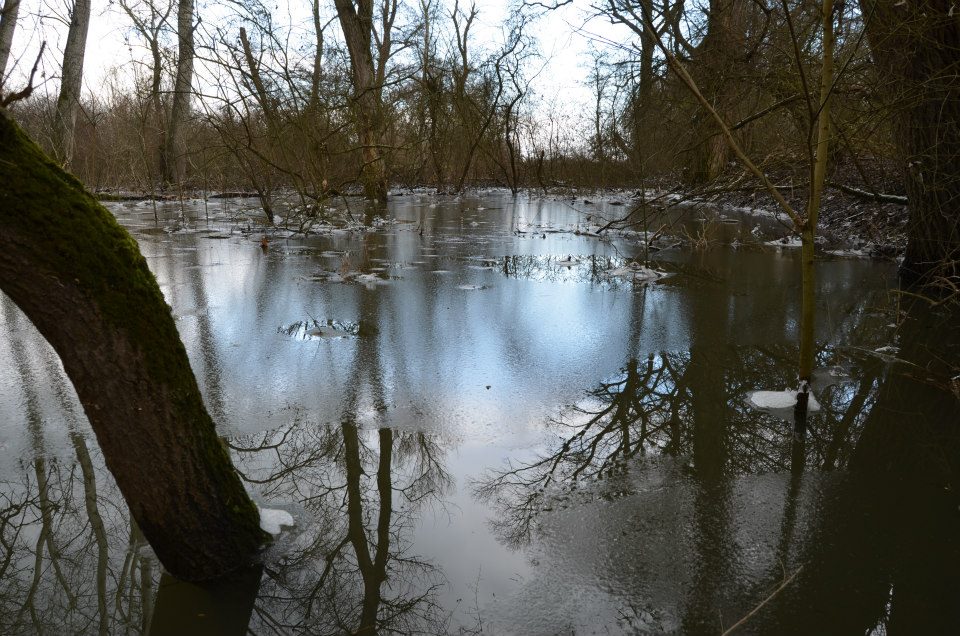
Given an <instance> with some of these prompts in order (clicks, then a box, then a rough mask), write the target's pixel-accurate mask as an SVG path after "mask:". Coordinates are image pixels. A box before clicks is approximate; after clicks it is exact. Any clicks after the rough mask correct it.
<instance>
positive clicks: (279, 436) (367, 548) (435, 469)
mask: <svg viewBox="0 0 960 636" xmlns="http://www.w3.org/2000/svg"><path fill="white" fill-rule="evenodd" d="M368 433H370V434H368ZM372 433H373V432H372V431H362V430H359V429H358V428H357V426H356V425H354V424H353V423H350V422H345V423H343V424H342V425H340V426H339V427H333V426H326V425H324V426H311V425H307V424H303V423H299V422H298V423H296V424H294V425H292V426H291V427H289V428H287V429H285V430H283V431H277V432H274V433H268V434H264V435H262V436H260V439H259V440H255V442H256V443H253V444H251V442H253V441H254V440H250V439H246V440H240V441H239V442H238V444H237V445H235V446H234V450H236V451H237V452H238V454H239V461H238V464H239V466H240V468H241V470H242V471H243V472H244V473H245V479H246V480H248V481H249V482H252V483H256V484H259V486H260V488H262V492H263V494H264V497H266V498H268V499H274V500H281V501H298V502H302V505H303V509H304V510H303V512H304V514H305V516H306V518H307V519H309V522H308V523H307V524H306V527H305V529H304V531H303V533H302V534H299V535H298V536H296V538H295V539H293V543H292V544H286V545H282V546H279V548H278V549H279V550H280V552H281V553H282V556H281V557H280V560H279V562H277V563H275V564H272V565H268V566H267V568H266V570H265V574H266V576H265V578H264V580H263V581H262V585H261V590H260V596H259V599H258V601H257V604H256V606H255V608H254V622H253V624H252V625H251V627H252V628H253V629H254V630H255V631H259V630H258V626H259V628H261V629H269V628H273V629H277V630H280V631H283V630H287V629H293V628H296V629H298V630H305V631H306V632H308V633H311V634H344V633H351V634H375V633H383V632H400V633H438V634H439V633H444V632H445V629H446V623H445V619H446V615H445V613H444V612H443V611H442V610H441V608H439V607H438V606H437V605H436V603H435V601H434V596H435V592H436V590H437V588H438V587H439V586H440V585H441V584H442V582H443V577H442V575H441V574H440V572H439V570H437V568H436V567H435V566H434V565H433V564H430V563H428V562H427V561H425V560H423V559H421V558H420V557H418V556H416V555H414V554H411V552H410V541H411V536H410V533H411V532H412V530H413V528H414V526H415V524H416V521H417V519H418V514H419V511H420V510H421V509H422V508H423V507H424V506H430V505H443V502H442V498H441V497H442V496H443V495H444V494H445V493H446V492H447V490H448V489H449V487H450V485H451V484H450V477H449V475H448V473H447V471H446V469H445V468H444V466H443V464H442V462H441V457H442V449H441V448H440V447H439V445H438V442H437V440H436V439H435V438H433V437H431V436H430V435H428V434H425V433H423V432H406V431H402V432H401V431H394V430H392V429H390V428H381V429H379V430H377V431H376V435H375V436H374V435H372ZM241 444H243V446H241Z"/></svg>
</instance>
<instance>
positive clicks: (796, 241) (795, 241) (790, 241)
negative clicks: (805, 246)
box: [764, 236, 802, 247]
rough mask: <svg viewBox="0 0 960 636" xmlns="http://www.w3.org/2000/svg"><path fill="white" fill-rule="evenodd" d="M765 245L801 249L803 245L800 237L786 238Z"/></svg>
mask: <svg viewBox="0 0 960 636" xmlns="http://www.w3.org/2000/svg"><path fill="white" fill-rule="evenodd" d="M764 245H770V246H772V247H800V246H801V245H802V243H801V242H800V237H799V236H784V237H783V238H779V239H777V240H775V241H767V242H766V243H764Z"/></svg>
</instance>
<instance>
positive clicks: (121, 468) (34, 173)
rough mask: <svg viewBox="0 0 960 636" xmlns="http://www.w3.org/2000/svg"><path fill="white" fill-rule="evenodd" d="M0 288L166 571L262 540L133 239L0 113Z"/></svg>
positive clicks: (179, 571)
mask: <svg viewBox="0 0 960 636" xmlns="http://www.w3.org/2000/svg"><path fill="white" fill-rule="evenodd" d="M0 288H2V290H3V291H4V292H5V293H6V294H7V295H9V296H10V297H11V298H12V299H13V301H14V302H15V303H16V304H17V305H18V306H19V307H20V308H21V309H22V310H23V312H24V313H25V314H26V315H27V316H28V317H29V318H30V320H31V321H33V324H34V325H36V327H37V329H38V330H39V331H40V333H42V334H43V335H44V337H45V338H46V339H47V340H48V341H49V342H50V344H51V345H52V346H53V348H54V349H55V350H56V352H57V353H58V354H59V356H60V359H61V361H62V362H63V367H64V369H65V370H66V372H67V375H68V376H69V377H70V380H71V382H72V383H73V385H74V387H75V388H76V391H77V395H78V397H79V398H80V402H81V404H82V405H83V408H84V411H85V413H86V415H87V417H88V418H89V420H90V423H91V425H92V427H93V430H94V432H95V434H96V437H97V441H98V442H99V444H100V448H101V449H102V451H103V455H104V458H105V460H106V464H107V467H108V468H109V469H110V471H111V472H112V473H113V475H114V477H115V478H116V482H117V485H118V487H119V488H120V491H121V492H122V493H123V496H124V498H125V499H126V501H127V504H128V505H129V507H130V513H131V515H132V517H133V518H134V519H135V520H136V522H137V525H138V526H139V527H140V528H141V530H142V531H143V534H144V536H145V537H146V538H147V539H148V540H149V542H150V544H151V545H152V546H153V548H154V550H155V551H156V553H157V556H158V557H159V559H160V561H161V562H162V563H163V564H164V566H165V567H166V568H167V569H168V570H169V571H170V572H171V573H172V574H174V575H175V576H177V577H179V578H182V579H186V580H207V579H213V578H216V577H218V576H221V575H223V574H225V573H227V572H230V571H232V570H235V569H237V568H239V567H241V566H243V565H245V564H247V563H248V562H249V560H250V558H251V557H252V556H253V555H254V554H255V553H256V552H257V550H258V549H259V547H260V545H261V543H262V542H263V540H264V538H265V535H264V533H263V532H262V531H261V530H260V527H259V517H258V513H257V509H256V507H255V506H254V505H253V503H252V502H251V501H250V498H249V497H248V496H247V493H246V491H245V490H244V488H243V485H242V483H241V482H240V479H239V477H238V475H237V473H236V472H235V471H234V469H233V466H232V465H231V462H230V457H229V455H228V453H227V450H226V448H225V447H224V445H223V443H222V442H221V440H220V438H219V437H218V435H217V433H216V430H215V428H214V424H213V421H212V420H211V418H210V416H209V415H208V414H207V411H206V409H205V408H204V405H203V400H202V398H201V395H200V391H199V389H198V387H197V383H196V380H195V378H194V376H193V372H192V371H191V369H190V363H189V360H188V359H187V355H186V351H185V349H184V347H183V344H182V343H181V341H180V338H179V335H178V333H177V330H176V326H175V325H174V322H173V318H172V317H171V315H170V308H169V307H168V306H167V304H166V303H165V301H164V299H163V295H162V294H161V292H160V289H159V287H158V286H157V283H156V280H155V279H154V277H153V275H152V274H151V273H150V270H149V269H148V268H147V264H146V261H145V260H144V258H143V257H142V256H141V255H140V251H139V249H138V248H137V244H136V242H135V241H134V240H133V239H132V238H131V237H130V235H129V234H127V233H126V231H124V230H123V229H122V228H121V227H120V226H119V225H118V224H117V222H116V220H115V219H114V218H113V216H112V215H111V214H110V213H109V212H107V210H105V209H104V208H103V207H102V206H100V205H99V204H98V203H97V202H96V200H95V199H94V198H93V197H92V196H91V195H90V194H89V193H87V192H86V191H85V190H84V189H83V186H82V185H81V184H80V182H79V181H77V180H76V179H75V178H73V177H72V176H70V175H69V174H67V173H65V172H64V171H63V170H61V169H60V168H59V167H58V166H57V165H56V164H54V163H53V162H52V161H50V160H49V159H48V158H46V157H45V156H44V155H43V153H42V152H41V151H40V150H39V148H37V146H36V145H35V144H34V143H33V142H31V141H30V140H29V139H28V138H27V137H26V136H25V135H24V134H23V132H22V131H20V129H19V128H18V127H17V126H16V125H15V124H14V123H13V122H12V121H11V120H10V119H9V118H8V117H7V116H6V114H4V113H2V112H0Z"/></svg>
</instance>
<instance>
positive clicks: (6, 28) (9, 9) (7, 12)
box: [0, 0, 20, 92]
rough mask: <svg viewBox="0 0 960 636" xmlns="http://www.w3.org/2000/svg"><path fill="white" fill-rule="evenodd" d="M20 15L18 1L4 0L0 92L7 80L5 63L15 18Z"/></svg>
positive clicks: (0, 13)
mask: <svg viewBox="0 0 960 636" xmlns="http://www.w3.org/2000/svg"><path fill="white" fill-rule="evenodd" d="M19 13H20V0H6V1H5V2H4V3H3V10H2V11H0V92H2V91H3V88H4V84H5V83H6V82H5V80H6V78H7V63H9V61H10V47H11V46H12V45H13V34H14V32H15V31H16V30H17V16H18V15H19Z"/></svg>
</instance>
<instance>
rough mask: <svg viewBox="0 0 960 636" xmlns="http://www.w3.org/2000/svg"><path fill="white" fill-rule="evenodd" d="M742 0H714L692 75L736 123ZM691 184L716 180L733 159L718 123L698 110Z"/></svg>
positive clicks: (722, 113) (725, 116) (715, 105)
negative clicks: (737, 66)
mask: <svg viewBox="0 0 960 636" xmlns="http://www.w3.org/2000/svg"><path fill="white" fill-rule="evenodd" d="M743 15H744V6H743V2H742V0H711V1H710V10H709V13H708V17H707V20H708V21H707V34H706V35H705V36H704V38H703V41H702V42H701V43H700V46H698V47H697V50H696V52H695V53H694V59H695V61H696V62H697V65H696V67H695V71H694V73H693V75H694V77H695V79H696V81H697V84H698V85H699V86H700V88H701V91H702V92H703V94H704V96H705V97H706V98H707V99H708V100H709V101H710V102H711V103H712V104H713V108H714V110H716V111H717V113H719V114H720V116H721V117H722V118H723V119H724V121H736V120H737V119H738V117H737V112H738V108H737V103H738V101H739V100H740V99H741V98H742V96H741V94H740V87H739V86H738V83H737V81H736V76H737V68H736V65H737V59H736V58H737V54H738V52H741V49H742V47H743V44H744V33H743ZM698 118H699V119H698V120H697V121H696V122H695V124H694V137H693V143H694V144H695V147H694V148H693V150H692V153H691V156H690V161H689V164H688V174H687V178H688V180H689V181H690V182H691V183H692V184H695V185H699V184H703V183H707V182H709V181H712V180H713V179H716V178H717V176H719V175H720V172H721V171H722V170H723V168H724V166H726V164H727V161H728V160H729V159H730V147H729V146H728V145H727V143H726V140H725V139H724V138H723V135H722V134H721V131H720V129H719V128H718V126H717V124H716V122H714V120H713V119H712V118H711V117H709V116H707V115H706V113H703V111H701V110H699V109H698Z"/></svg>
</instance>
